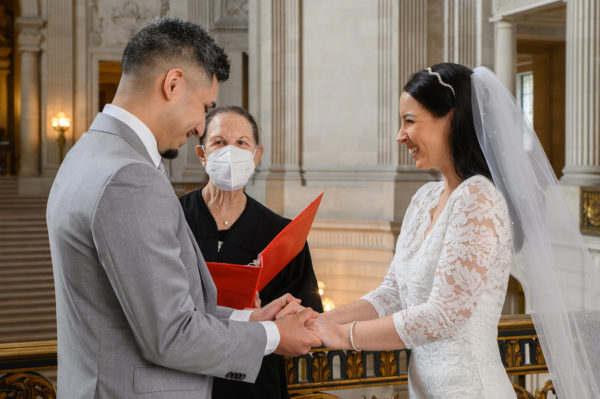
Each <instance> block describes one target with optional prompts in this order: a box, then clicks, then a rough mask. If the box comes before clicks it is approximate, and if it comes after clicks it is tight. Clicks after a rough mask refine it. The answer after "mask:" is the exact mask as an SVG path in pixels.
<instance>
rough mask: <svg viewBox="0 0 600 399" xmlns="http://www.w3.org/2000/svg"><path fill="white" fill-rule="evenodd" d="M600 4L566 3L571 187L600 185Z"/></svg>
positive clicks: (566, 170) (567, 148) (566, 179)
mask: <svg viewBox="0 0 600 399" xmlns="http://www.w3.org/2000/svg"><path fill="white" fill-rule="evenodd" d="M599 27H600V4H598V2H597V1H596V0H569V1H568V2H567V32H566V36H567V57H566V58H567V69H566V75H567V79H566V91H567V98H566V110H565V111H566V112H565V120H566V126H565V135H566V137H565V151H566V152H565V168H564V169H563V173H564V175H563V177H562V179H561V180H562V181H563V182H565V183H567V184H569V185H580V186H586V185H597V184H599V183H600V143H599V135H600V117H599V106H600V63H599V62H598V59H599V58H600V48H599V46H600V29H599Z"/></svg>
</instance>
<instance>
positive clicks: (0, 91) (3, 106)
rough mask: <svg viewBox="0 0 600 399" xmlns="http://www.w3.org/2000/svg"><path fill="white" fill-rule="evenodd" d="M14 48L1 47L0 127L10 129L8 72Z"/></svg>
mask: <svg viewBox="0 0 600 399" xmlns="http://www.w3.org/2000/svg"><path fill="white" fill-rule="evenodd" d="M11 52H12V48H10V47H0V128H3V129H4V130H5V131H7V129H8V81H7V78H8V74H9V73H10V53H11Z"/></svg>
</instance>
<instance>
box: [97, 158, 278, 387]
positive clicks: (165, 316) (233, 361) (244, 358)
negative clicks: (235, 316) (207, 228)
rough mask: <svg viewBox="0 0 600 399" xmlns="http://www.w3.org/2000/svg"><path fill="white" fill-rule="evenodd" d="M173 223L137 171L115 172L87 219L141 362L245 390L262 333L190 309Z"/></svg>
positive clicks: (176, 214)
mask: <svg viewBox="0 0 600 399" xmlns="http://www.w3.org/2000/svg"><path fill="white" fill-rule="evenodd" d="M181 219H182V214H181V209H180V205H179V202H178V201H177V199H176V197H175V195H174V193H173V191H172V188H171V187H170V184H169V183H168V181H167V180H166V179H164V177H163V176H162V175H161V174H160V172H159V171H158V170H156V169H154V168H152V167H149V166H148V165H144V164H133V165H128V166H126V167H124V168H122V169H120V170H119V171H118V172H117V173H115V175H114V176H113V177H112V178H111V179H110V180H109V181H108V183H107V184H106V186H105V187H104V190H103V192H102V194H101V196H100V198H99V200H98V203H97V205H96V209H95V211H94V214H93V217H92V234H93V238H94V243H95V245H96V248H97V252H98V254H99V258H100V259H99V260H100V263H101V265H102V266H103V268H104V270H105V271H106V274H107V276H108V279H109V280H110V283H111V285H112V287H113V290H114V292H115V295H116V296H117V298H118V300H119V302H120V305H121V307H122V310H123V312H124V314H125V316H126V318H127V321H128V323H129V326H130V328H131V330H132V332H133V335H134V337H135V339H136V342H137V344H138V346H139V348H140V350H141V352H142V354H143V356H144V357H145V358H146V359H147V360H148V361H150V362H153V363H155V364H157V365H160V366H163V367H168V368H173V369H177V370H182V371H187V372H192V373H198V374H206V375H213V376H216V377H225V376H226V374H228V373H229V374H231V372H234V373H238V375H242V374H243V375H245V378H244V381H248V382H253V381H254V380H255V379H256V375H257V373H258V370H259V369H260V365H261V362H262V357H263V354H264V349H265V345H266V342H267V337H266V333H265V330H264V327H263V326H261V325H260V324H259V323H244V322H237V321H232V320H226V319H220V318H221V317H224V316H225V315H226V314H227V312H228V310H226V309H219V312H218V314H219V315H218V316H219V317H217V316H215V315H212V314H209V313H206V312H204V304H203V303H194V300H193V298H192V295H191V286H190V278H189V275H188V272H187V269H186V265H184V264H183V262H182V260H181V257H180V254H181V251H182V246H181V243H180V242H179V240H178V238H177V237H178V231H179V229H181V228H182V220H181ZM183 225H185V221H183ZM185 227H186V228H187V226H185Z"/></svg>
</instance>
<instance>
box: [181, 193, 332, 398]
mask: <svg viewBox="0 0 600 399" xmlns="http://www.w3.org/2000/svg"><path fill="white" fill-rule="evenodd" d="M246 197H247V198H248V201H247V204H246V208H245V209H244V211H243V212H242V214H241V215H240V217H239V218H238V220H237V221H236V222H235V223H234V224H233V225H232V226H231V227H230V228H229V230H222V231H219V230H218V229H217V224H216V222H215V220H214V218H213V217H212V215H211V214H210V211H209V210H208V207H207V206H206V204H205V202H204V199H203V198H202V192H201V190H198V191H194V192H191V193H189V194H186V195H184V196H183V197H181V198H180V201H181V205H182V207H183V211H184V213H185V217H186V219H187V222H188V224H189V225H190V227H191V229H192V232H193V233H194V237H196V241H197V242H198V246H199V247H200V250H201V251H202V255H203V256H204V259H205V261H207V262H222V263H233V264H239V265H246V264H248V263H250V262H252V261H253V260H255V259H256V258H257V257H258V254H259V253H260V252H261V251H262V250H263V249H265V247H266V246H267V245H268V244H269V242H271V240H272V239H273V238H275V236H276V235H277V234H278V233H279V232H280V231H281V230H283V228H284V227H285V226H287V224H288V223H289V222H290V220H288V219H286V218H283V217H281V216H279V215H277V214H276V213H274V212H272V211H271V210H270V209H268V208H266V207H265V206H263V205H262V204H260V203H259V202H258V201H256V200H255V199H253V198H251V197H250V196H248V195H247V194H246ZM219 241H222V242H223V244H222V245H221V249H220V250H218V242H219ZM286 292H289V293H290V294H292V295H293V296H295V297H296V298H300V299H301V300H302V303H301V305H303V306H310V307H311V308H312V309H314V310H316V311H317V312H322V311H323V306H322V304H321V298H320V296H319V289H318V286H317V279H316V277H315V272H314V270H313V266H312V261H311V258H310V252H309V250H308V244H305V245H304V249H303V250H302V251H300V253H299V254H298V255H297V256H296V257H295V258H294V259H293V260H292V261H291V262H290V263H289V264H288V265H287V266H286V267H285V268H284V269H283V270H282V271H281V272H279V274H278V275H277V276H275V278H273V280H271V282H270V283H269V284H267V285H266V286H265V288H263V290H262V291H261V292H260V299H261V301H262V304H263V305H266V304H268V303H269V302H271V301H273V300H275V299H277V298H279V297H280V296H282V295H283V294H285V293H286ZM212 397H213V398H219V399H230V398H257V399H258V398H260V399H264V398H289V395H288V392H287V383H286V379H285V362H284V359H283V357H281V356H279V355H275V354H271V355H268V356H265V358H264V360H263V363H262V366H261V368H260V372H259V374H258V377H257V379H256V383H255V384H250V383H246V382H240V381H232V380H227V379H220V378H215V379H214V384H213V394H212Z"/></svg>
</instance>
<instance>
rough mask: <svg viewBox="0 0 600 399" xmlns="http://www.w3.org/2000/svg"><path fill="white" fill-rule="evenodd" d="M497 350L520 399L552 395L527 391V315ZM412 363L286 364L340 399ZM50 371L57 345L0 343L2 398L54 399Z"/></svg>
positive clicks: (535, 368) (328, 353) (516, 318)
mask: <svg viewBox="0 0 600 399" xmlns="http://www.w3.org/2000/svg"><path fill="white" fill-rule="evenodd" d="M498 349H499V350H500V354H501V357H502V361H503V362H504V366H505V368H506V372H507V374H508V375H509V376H516V378H514V379H515V380H516V383H514V384H513V386H514V388H515V392H516V393H517V397H518V398H519V399H546V397H547V395H548V393H549V392H553V393H554V387H553V386H552V382H551V381H547V382H546V383H545V385H544V386H543V387H542V388H539V389H536V390H535V392H528V391H527V390H526V389H525V375H528V374H545V373H547V372H548V368H547V366H546V362H545V360H544V355H543V353H542V350H541V348H540V344H539V341H538V338H537V334H536V332H535V328H534V326H533V322H532V321H531V317H530V316H529V315H512V316H502V318H501V319H500V323H499V324H498ZM409 359H410V351H407V350H396V351H389V352H367V351H363V352H356V351H342V350H331V349H324V348H318V349H314V350H313V351H311V352H310V353H308V354H307V355H304V356H300V357H296V358H290V359H287V360H286V372H287V381H288V387H289V391H290V394H291V396H292V397H293V398H295V399H309V398H311V399H317V398H336V396H335V395H334V394H332V393H324V391H335V390H340V389H351V388H359V389H360V390H365V389H368V388H369V387H373V386H383V385H398V384H407V382H408V373H407V372H408V361H409ZM48 369H56V341H41V342H21V343H13V344H0V399H9V398H23V399H29V398H31V399H34V398H38V397H39V398H43V399H54V398H55V397H56V392H55V390H54V387H53V386H52V383H51V382H50V381H48V380H47V379H46V378H44V377H43V376H42V375H40V374H38V372H39V371H41V370H48ZM365 397H366V396H365ZM368 397H369V398H370V399H372V398H375V397H374V396H371V395H369V396H368ZM396 397H398V396H396Z"/></svg>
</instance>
